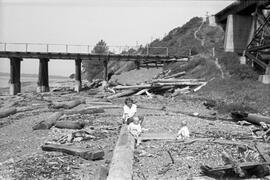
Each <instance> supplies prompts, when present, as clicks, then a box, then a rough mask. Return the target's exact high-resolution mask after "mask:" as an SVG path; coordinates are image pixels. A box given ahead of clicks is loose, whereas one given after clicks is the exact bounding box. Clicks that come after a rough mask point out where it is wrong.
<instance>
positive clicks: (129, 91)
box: [107, 89, 138, 99]
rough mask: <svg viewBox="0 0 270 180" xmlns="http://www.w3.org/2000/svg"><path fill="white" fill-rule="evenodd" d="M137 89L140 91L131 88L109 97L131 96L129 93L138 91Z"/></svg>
mask: <svg viewBox="0 0 270 180" xmlns="http://www.w3.org/2000/svg"><path fill="white" fill-rule="evenodd" d="M137 91H138V90H137V89H129V90H126V91H123V92H120V93H117V94H114V95H111V96H108V97H107V99H114V98H119V97H123V96H129V95H132V94H134V93H136V92H137Z"/></svg>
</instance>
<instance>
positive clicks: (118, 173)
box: [107, 126, 135, 180]
mask: <svg viewBox="0 0 270 180" xmlns="http://www.w3.org/2000/svg"><path fill="white" fill-rule="evenodd" d="M134 145H135V139H134V138H133V136H132V135H131V134H130V133H129V131H128V129H127V126H123V127H122V129H121V131H120V135H119V138H118V141H117V143H116V146H115V149H114V152H113V157H112V162H111V165H110V170H109V175H108V178H107V180H115V179H117V180H132V173H133V170H132V167H133V156H134V155H133V152H134Z"/></svg>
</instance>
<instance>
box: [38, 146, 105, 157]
mask: <svg viewBox="0 0 270 180" xmlns="http://www.w3.org/2000/svg"><path fill="white" fill-rule="evenodd" d="M41 149H42V150H43V151H57V152H63V153H66V154H70V155H73V156H79V157H81V158H83V159H87V160H98V159H102V158H103V157H104V154H105V153H104V151H101V150H96V151H94V150H90V149H86V148H80V147H74V146H67V145H62V144H61V145H60V144H47V145H43V146H41Z"/></svg>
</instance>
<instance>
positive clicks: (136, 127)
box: [128, 117, 142, 146]
mask: <svg viewBox="0 0 270 180" xmlns="http://www.w3.org/2000/svg"><path fill="white" fill-rule="evenodd" d="M128 131H129V132H130V133H131V134H132V136H133V137H134V138H135V140H136V146H139V145H140V143H141V133H142V127H141V124H140V120H139V118H138V117H134V118H133V121H132V122H131V123H130V124H129V125H128Z"/></svg>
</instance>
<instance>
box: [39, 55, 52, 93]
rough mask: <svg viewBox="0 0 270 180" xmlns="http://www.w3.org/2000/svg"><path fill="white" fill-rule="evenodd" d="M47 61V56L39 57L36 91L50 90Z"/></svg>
mask: <svg viewBox="0 0 270 180" xmlns="http://www.w3.org/2000/svg"><path fill="white" fill-rule="evenodd" d="M48 62H49V59H48V58H41V59H39V72H38V87H37V92H48V91H50V88H49V73H48Z"/></svg>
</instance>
